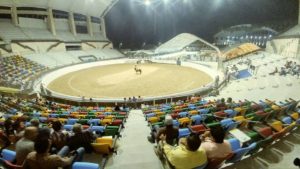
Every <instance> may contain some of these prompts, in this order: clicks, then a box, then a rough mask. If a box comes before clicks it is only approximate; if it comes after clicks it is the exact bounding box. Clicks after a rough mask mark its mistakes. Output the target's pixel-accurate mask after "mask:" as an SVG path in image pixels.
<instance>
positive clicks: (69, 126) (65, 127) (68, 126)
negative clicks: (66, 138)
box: [64, 124, 73, 131]
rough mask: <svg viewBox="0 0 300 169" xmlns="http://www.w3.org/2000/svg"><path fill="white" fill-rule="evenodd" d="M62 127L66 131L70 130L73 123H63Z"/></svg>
mask: <svg viewBox="0 0 300 169" xmlns="http://www.w3.org/2000/svg"><path fill="white" fill-rule="evenodd" d="M64 129H65V130H67V131H72V129H73V125H70V124H65V125H64Z"/></svg>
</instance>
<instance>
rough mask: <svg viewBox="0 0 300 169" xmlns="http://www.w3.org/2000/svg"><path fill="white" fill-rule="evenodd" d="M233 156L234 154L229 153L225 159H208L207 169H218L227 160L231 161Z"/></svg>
mask: <svg viewBox="0 0 300 169" xmlns="http://www.w3.org/2000/svg"><path fill="white" fill-rule="evenodd" d="M232 156H233V153H229V154H228V155H227V156H225V157H219V158H212V159H208V163H207V165H206V167H205V169H218V168H220V167H221V166H222V165H223V163H224V162H225V160H227V159H230V158H231V157H232Z"/></svg>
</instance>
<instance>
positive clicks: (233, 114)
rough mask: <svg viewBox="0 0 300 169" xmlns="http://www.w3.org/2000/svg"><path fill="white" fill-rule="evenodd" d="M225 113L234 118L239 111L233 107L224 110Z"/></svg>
mask: <svg viewBox="0 0 300 169" xmlns="http://www.w3.org/2000/svg"><path fill="white" fill-rule="evenodd" d="M224 113H226V114H227V117H229V118H232V117H234V116H236V114H237V112H236V111H234V110H232V109H227V110H224Z"/></svg>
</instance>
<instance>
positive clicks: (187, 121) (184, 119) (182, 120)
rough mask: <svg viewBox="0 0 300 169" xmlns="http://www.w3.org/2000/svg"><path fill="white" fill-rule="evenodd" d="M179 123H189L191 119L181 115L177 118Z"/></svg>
mask: <svg viewBox="0 0 300 169" xmlns="http://www.w3.org/2000/svg"><path fill="white" fill-rule="evenodd" d="M178 121H179V124H180V125H189V124H190V123H191V119H190V118H188V117H183V118H180V119H178Z"/></svg>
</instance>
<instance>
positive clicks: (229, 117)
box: [144, 99, 300, 168]
mask: <svg viewBox="0 0 300 169" xmlns="http://www.w3.org/2000/svg"><path fill="white" fill-rule="evenodd" d="M217 103H218V101H211V100H210V101H207V100H196V101H193V102H183V103H179V105H171V104H169V105H168V104H162V105H156V106H152V107H148V108H144V114H145V118H146V119H147V121H148V123H149V124H150V127H151V130H152V129H153V127H154V126H158V127H163V126H164V122H163V120H164V117H165V115H166V114H170V115H171V116H172V118H173V124H174V126H178V127H179V138H182V137H186V136H188V135H189V134H190V133H200V134H202V133H204V132H205V131H206V130H209V128H211V127H213V126H215V125H221V126H223V128H224V129H225V130H226V132H227V133H228V136H227V139H228V141H229V142H230V143H231V146H232V150H233V152H234V153H233V154H232V155H231V156H230V157H227V158H224V159H216V162H211V163H212V164H210V163H208V168H210V167H209V166H210V165H212V166H219V165H222V164H223V162H224V161H226V163H236V162H238V161H240V160H242V159H244V158H247V157H248V156H249V155H253V154H256V153H259V152H261V151H263V150H264V149H266V148H267V147H269V146H271V145H273V144H275V143H276V142H278V141H280V140H281V139H283V138H284V137H285V136H286V135H288V134H290V133H291V132H293V131H294V129H295V128H296V124H297V123H298V122H299V112H300V111H298V110H297V108H296V105H297V104H298V103H299V101H295V100H293V99H289V100H285V101H283V102H275V101H271V100H268V99H266V100H264V101H262V100H260V101H259V103H256V102H253V101H248V100H245V101H239V102H233V103H231V104H230V106H232V107H231V109H228V108H226V107H225V109H224V111H218V109H216V106H217ZM190 104H193V105H195V106H187V105H190ZM166 107H167V108H166ZM183 110H184V111H183ZM194 110H196V111H197V112H198V113H197V114H195V113H193V114H188V113H186V112H189V111H194ZM161 111H163V112H165V113H161ZM157 112H160V113H157ZM162 117H163V118H162ZM152 119H153V120H154V121H152ZM181 119H184V120H181ZM182 121H187V122H186V124H185V125H176V124H177V123H179V124H182ZM180 122H181V123H180ZM234 130H237V133H239V132H241V133H242V134H243V135H245V136H243V138H242V136H238V135H234ZM236 137H237V138H236Z"/></svg>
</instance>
